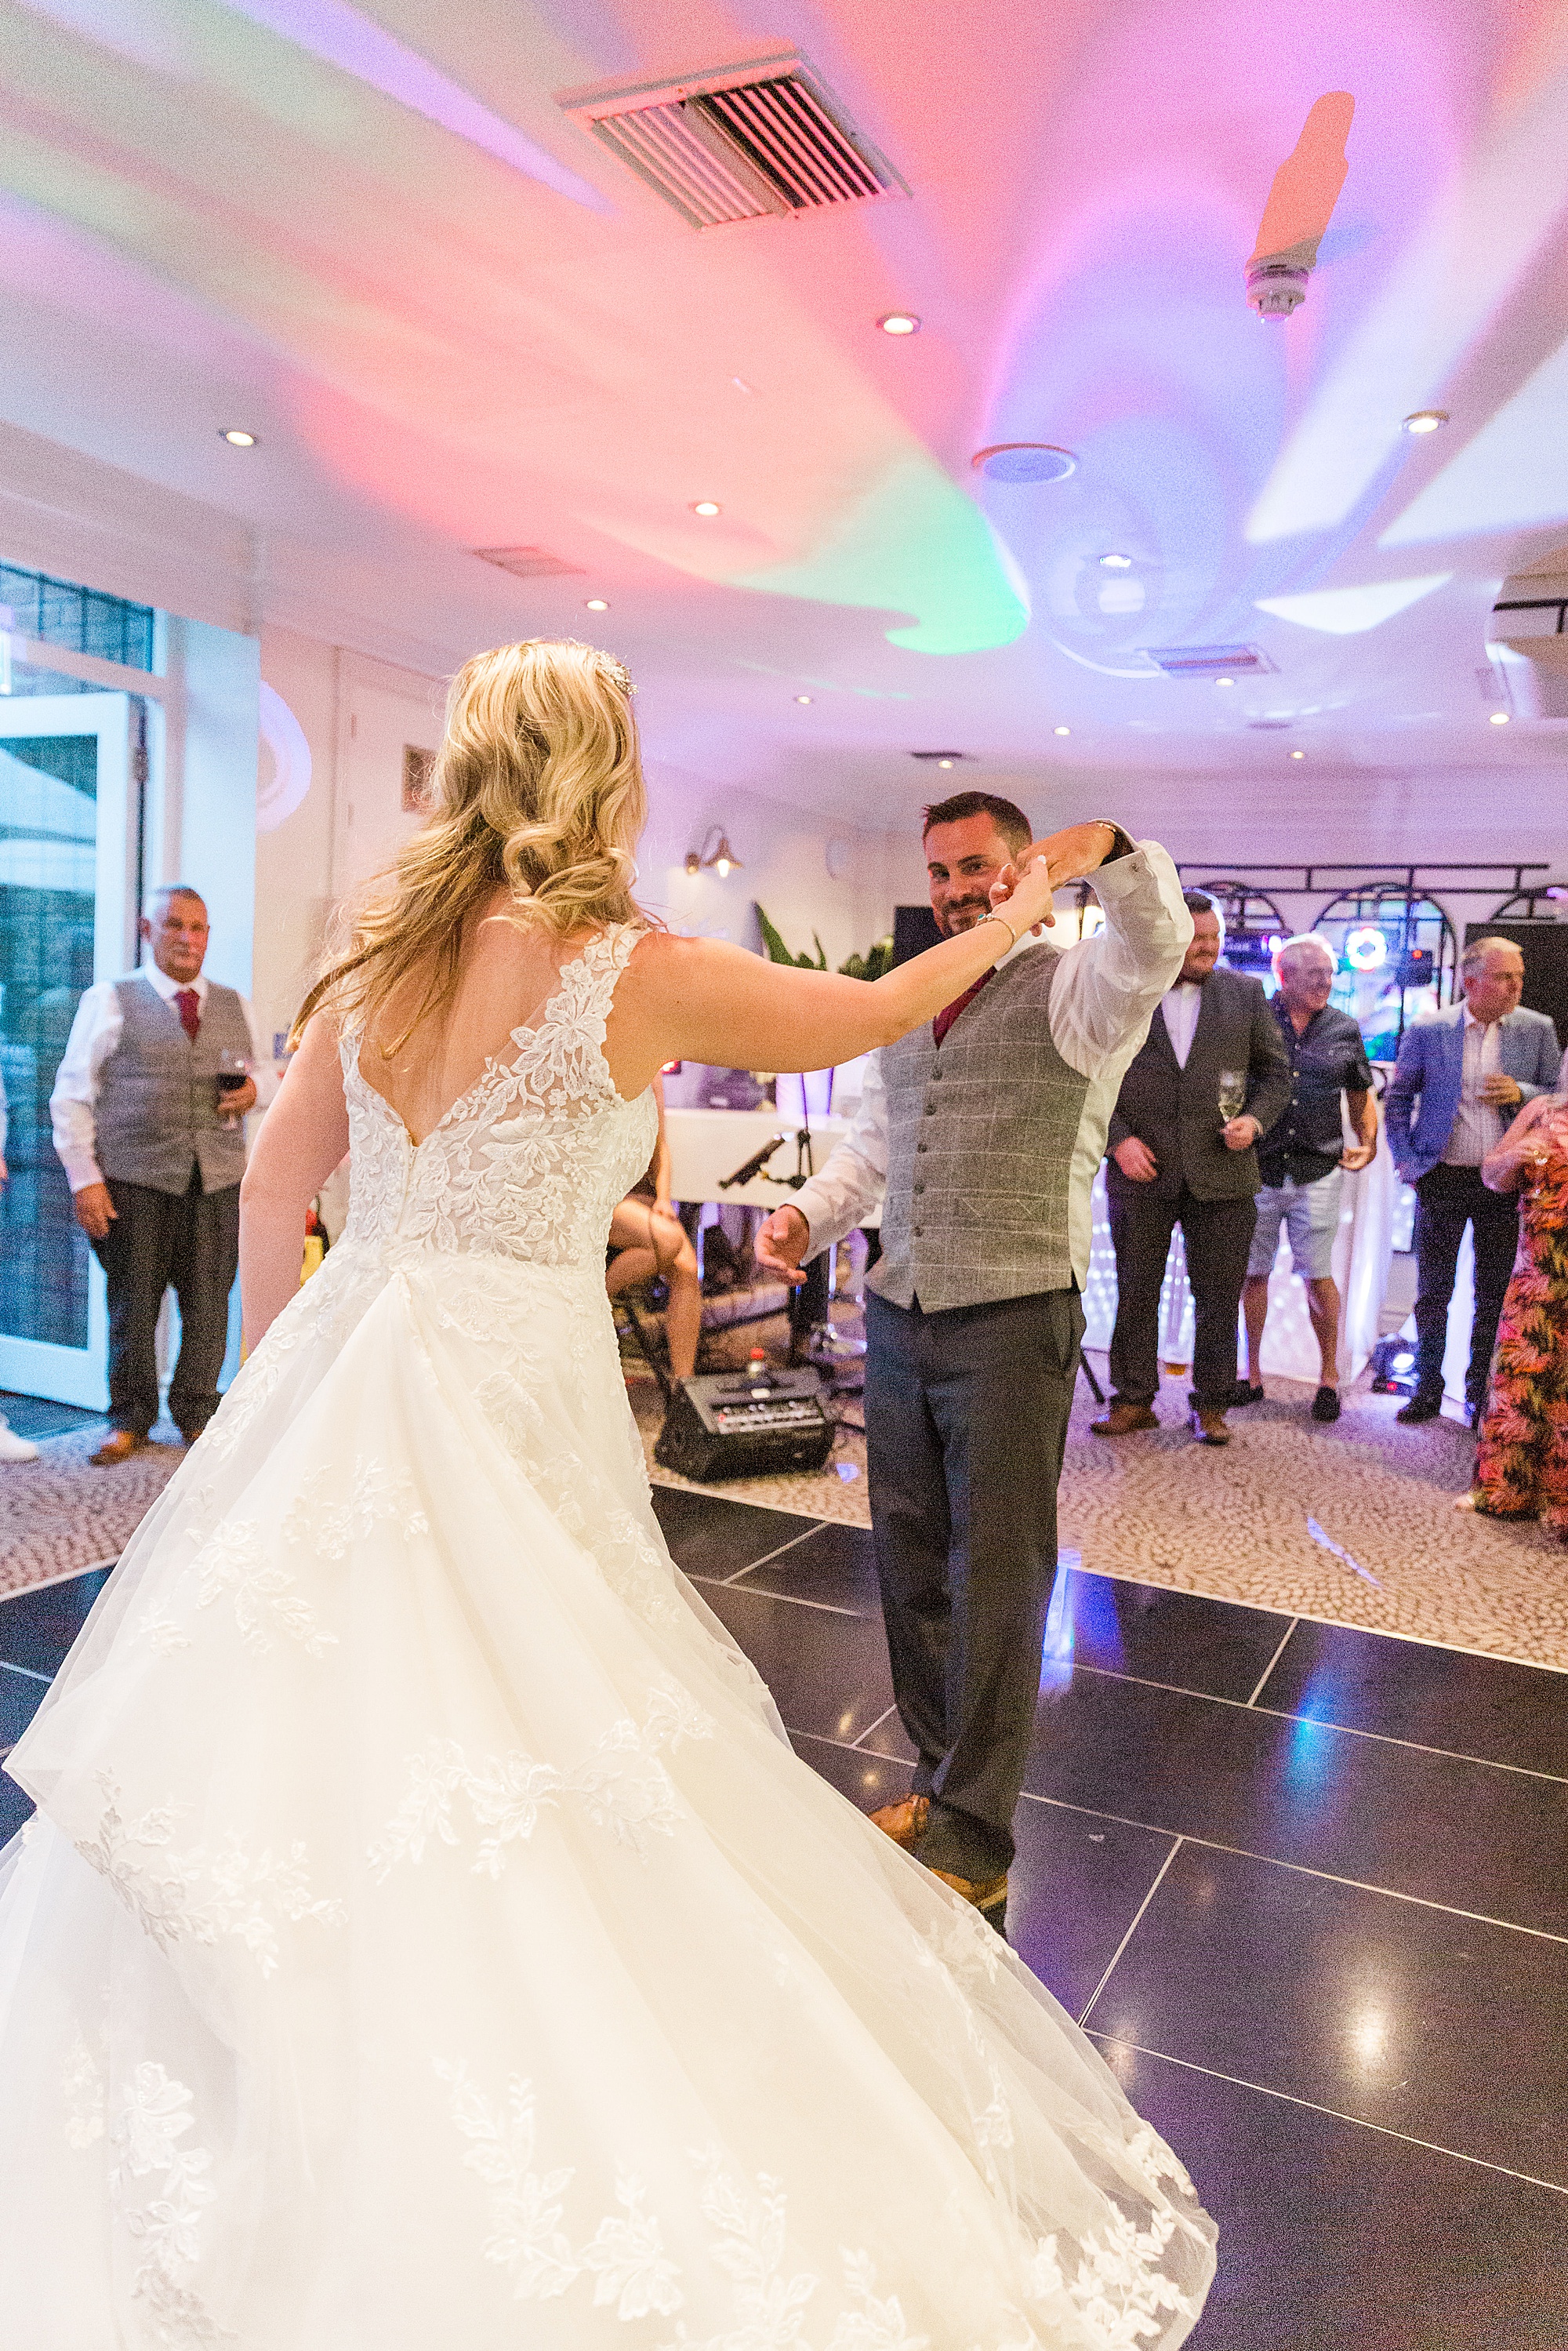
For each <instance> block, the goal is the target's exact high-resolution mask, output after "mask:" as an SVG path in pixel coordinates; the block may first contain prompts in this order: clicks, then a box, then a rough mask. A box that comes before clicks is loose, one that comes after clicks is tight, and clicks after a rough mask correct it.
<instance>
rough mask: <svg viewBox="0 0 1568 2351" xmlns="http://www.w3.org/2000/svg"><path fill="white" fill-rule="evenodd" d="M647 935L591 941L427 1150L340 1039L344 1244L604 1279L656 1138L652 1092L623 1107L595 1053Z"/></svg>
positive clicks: (427, 1141) (624, 932) (347, 1040)
mask: <svg viewBox="0 0 1568 2351" xmlns="http://www.w3.org/2000/svg"><path fill="white" fill-rule="evenodd" d="M641 935H642V934H641V932H640V931H637V930H635V929H633V928H632V927H631V925H627V924H617V925H612V927H611V928H610V929H608V930H605V931H601V933H600V935H599V936H598V937H597V938H595V939H593V940H591V942H590V944H589V946H587V947H585V948H584V949H583V951H582V953H581V954H580V956H575V957H574V958H573V960H572V961H571V962H570V963H569V964H568V965H566V967H564V969H563V970H562V972H561V975H560V983H559V987H557V989H556V992H555V994H554V995H553V996H552V997H551V998H550V999H549V1003H548V1004H547V1005H546V1006H545V1008H544V1010H543V1011H542V1012H541V1013H540V1015H539V1017H538V1020H537V1021H535V1022H534V1024H533V1025H532V1026H531V1027H529V1028H527V1029H514V1030H513V1031H512V1039H511V1041H512V1043H513V1045H514V1046H515V1047H516V1049H517V1050H516V1052H515V1053H514V1054H513V1056H512V1057H511V1058H510V1059H508V1060H497V1061H491V1062H490V1064H489V1066H488V1067H487V1068H486V1070H485V1071H483V1072H482V1073H481V1074H480V1076H479V1077H478V1078H476V1080H475V1082H474V1083H473V1085H471V1086H470V1087H469V1089H468V1091H467V1092H466V1093H465V1094H464V1095H463V1096H462V1097H461V1098H460V1099H459V1100H458V1101H457V1102H454V1103H453V1105H452V1108H451V1109H450V1110H449V1111H448V1112H447V1113H446V1115H445V1117H444V1119H442V1121H441V1123H440V1124H439V1125H437V1126H435V1127H433V1128H432V1130H431V1132H430V1133H429V1134H427V1135H426V1136H425V1138H424V1140H423V1142H422V1143H419V1144H415V1143H414V1142H413V1138H412V1137H411V1136H410V1134H409V1133H408V1130H407V1128H406V1127H405V1126H404V1125H403V1123H402V1120H401V1119H400V1118H399V1117H398V1115H397V1113H396V1112H395V1111H394V1110H393V1109H392V1107H391V1105H390V1104H389V1103H388V1102H384V1101H383V1100H382V1097H381V1095H380V1094H378V1093H377V1092H375V1091H374V1089H373V1088H372V1087H371V1086H370V1085H368V1084H367V1083H366V1081H365V1080H364V1078H363V1077H362V1076H361V1071H360V1047H361V1038H360V1036H359V1035H358V1034H357V1033H355V1034H346V1035H345V1037H344V1039H343V1044H342V1054H343V1090H344V1093H345V1095H346V1097H347V1100H348V1105H349V1139H350V1154H351V1162H350V1196H349V1220H348V1224H347V1226H346V1227H345V1229H344V1233H343V1238H344V1240H345V1241H346V1242H349V1243H350V1244H354V1243H359V1244H361V1245H363V1244H371V1245H372V1246H380V1247H388V1246H391V1245H392V1244H399V1245H402V1246H408V1247H413V1248H414V1249H420V1250H432V1249H434V1250H441V1251H444V1252H466V1251H473V1252H476V1253H480V1254H483V1255H486V1256H491V1257H509V1258H517V1259H526V1260H527V1261H528V1262H530V1263H533V1264H538V1265H549V1266H557V1267H560V1268H563V1269H566V1268H570V1269H573V1270H584V1271H586V1270H591V1271H592V1272H593V1274H594V1277H595V1279H596V1280H597V1279H598V1278H599V1277H600V1276H601V1273H602V1270H603V1252H604V1243H605V1236H606V1234H607V1233H608V1230H609V1227H610V1218H611V1215H612V1211H613V1210H614V1207H615V1206H616V1203H617V1202H618V1201H619V1200H622V1199H623V1198H624V1197H625V1196H626V1194H627V1193H628V1192H629V1191H630V1190H631V1188H632V1185H633V1184H635V1183H636V1181H637V1180H638V1178H639V1176H640V1175H642V1174H643V1170H644V1169H645V1168H646V1166H647V1165H648V1162H649V1160H650V1159H651V1158H652V1156H653V1145H654V1143H655V1141H656V1140H657V1136H658V1125H659V1122H658V1111H657V1108H656V1106H655V1104H654V1101H653V1092H652V1089H650V1090H649V1091H648V1092H645V1093H642V1094H639V1095H638V1096H637V1098H636V1100H635V1101H634V1102H626V1101H624V1100H623V1099H622V1096H621V1095H620V1094H618V1093H617V1092H616V1091H615V1088H614V1085H613V1083H612V1080H611V1076H610V1071H609V1069H608V1067H607V1066H606V1063H605V1060H604V1050H603V1048H604V1024H605V1021H606V1019H608V1017H609V1012H610V1005H611V999H612V997H613V996H614V993H615V983H616V981H617V980H618V979H619V978H620V977H621V974H622V971H623V970H624V969H625V967H626V963H627V960H628V958H629V956H631V953H632V948H633V947H634V946H636V944H637V941H638V939H639V938H640V937H641Z"/></svg>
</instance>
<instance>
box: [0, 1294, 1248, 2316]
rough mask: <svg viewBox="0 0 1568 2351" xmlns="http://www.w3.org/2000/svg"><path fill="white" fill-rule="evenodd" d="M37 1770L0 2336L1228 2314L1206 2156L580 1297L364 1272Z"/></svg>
mask: <svg viewBox="0 0 1568 2351" xmlns="http://www.w3.org/2000/svg"><path fill="white" fill-rule="evenodd" d="M7 1768H8V1769H10V1770H11V1771H12V1772H13V1774H14V1776H15V1777H16V1779H17V1780H18V1781H19V1782H21V1784H22V1785H23V1786H24V1787H25V1788H26V1790H27V1791H28V1792H30V1793H31V1794H32V1795H33V1797H34V1798H35V1799H36V1801H37V1805H38V1808H39V1809H38V1812H37V1815H36V1816H35V1818H34V1819H33V1820H32V1821H31V1822H30V1823H28V1826H27V1827H26V1829H25V1830H24V1831H23V1832H22V1834H21V1835H20V1836H19V1837H18V1838H16V1840H14V1841H13V1843H12V1844H11V1846H10V1847H9V1848H8V1849H7V1851H6V1853H5V1856H4V1859H3V1860H0V2115H3V2116H4V2130H3V2133H0V2276H3V2277H4V2279H5V2290H4V2294H3V2296H0V2351H122V2346H136V2351H141V2346H178V2347H179V2351H188V2346H201V2347H202V2351H209V2346H229V2345H232V2346H238V2351H361V2346H362V2351H431V2346H437V2345H439V2346H452V2351H458V2347H459V2346H461V2351H502V2347H503V2346H505V2347H506V2351H516V2346H520V2345H528V2346H530V2351H566V2346H571V2351H596V2346H601V2345H602V2346H611V2345H614V2346H619V2351H675V2347H676V2346H690V2351H699V2346H700V2347H701V2351H768V2347H769V2346H794V2347H795V2351H1024V2346H1031V2345H1038V2346H1044V2345H1050V2346H1058V2345H1061V2346H1113V2345H1125V2346H1134V2351H1164V2347H1165V2346H1175V2345H1176V2344H1178V2343H1180V2342H1181V2341H1182V2340H1183V2339H1184V2337H1185V2336H1186V2334H1187V2333H1188V2331H1189V2330H1190V2328H1191V2326H1192V2325H1193V2323H1194V2321H1195V2319H1196V2317H1197V2313H1198V2310H1199V2308H1200V2306H1201V2304H1202V2300H1203V2296H1204V2294H1205V2292H1206V2290H1207V2284H1208V2281H1209V2278H1210V2275H1211V2273H1212V2269H1213V2229H1212V2226H1211V2224H1210V2223H1209V2222H1208V2220H1207V2218H1206V2217H1205V2215H1204V2214H1203V2212H1202V2211H1201V2210H1200V2209H1199V2208H1198V2205H1197V2199H1196V2197H1195V2195H1194V2193H1193V2189H1192V2187H1191V2183H1190V2182H1189V2181H1188V2180H1187V2179H1186V2175H1185V2173H1184V2172H1183V2170H1182V2168H1181V2167H1180V2165H1179V2163H1178V2162H1177V2161H1176V2158H1174V2157H1173V2156H1172V2155H1171V2153H1170V2152H1169V2151H1168V2149H1166V2147H1164V2146H1163V2145H1162V2143H1161V2142H1160V2140H1159V2139H1158V2138H1157V2137H1155V2134H1154V2133H1153V2132H1152V2131H1151V2130H1149V2129H1147V2128H1146V2127H1145V2126H1143V2125H1142V2124H1141V2123H1140V2122H1139V2120H1138V2117H1137V2116H1136V2115H1135V2114H1134V2112H1133V2110H1132V2109H1131V2108H1130V2107H1129V2105H1127V2103H1126V2101H1125V2099H1124V2096H1123V2095H1122V2093H1121V2091H1120V2089H1119V2088H1118V2086H1117V2085H1116V2084H1115V2082H1114V2080H1113V2077H1112V2075H1111V2074H1110V2073H1109V2071H1108V2070H1107V2068H1106V2067H1105V2065H1104V2064H1103V2062H1102V2060H1101V2059H1100V2057H1099V2056H1098V2054H1097V2053H1095V2051H1094V2050H1093V2049H1092V2046H1091V2045H1090V2043H1088V2042H1087V2041H1086V2040H1085V2039H1084V2037H1083V2036H1082V2034H1081V2033H1080V2032H1078V2030H1077V2028H1076V2027H1075V2026H1074V2025H1073V2024H1072V2023H1071V2021H1070V2020H1069V2019H1068V2018H1067V2017H1066V2016H1065V2015H1064V2013H1063V2012H1062V2011H1061V2009H1060V2008H1059V2007H1058V2006H1057V2005H1056V2003H1055V2002H1054V2001H1052V2000H1051V1997H1050V1995H1049V1994H1048V1993H1046V1992H1045V1991H1043V1990H1042V1989H1041V1988H1040V1985H1039V1984H1038V1983H1037V1982H1036V1981H1035V1980H1034V1979H1033V1977H1032V1976H1030V1973H1029V1971H1028V1970H1026V1969H1025V1968H1024V1967H1023V1966H1022V1965H1021V1963H1020V1962H1019V1960H1018V1959H1016V1957H1015V1956H1014V1955H1013V1954H1012V1952H1011V1951H1009V1949H1007V1947H1006V1946H1005V1945H1004V1944H1003V1943H1002V1942H1001V1941H1000V1939H999V1938H998V1937H996V1936H995V1935H994V1934H993V1933H992V1932H991V1930H990V1929H989V1928H988V1927H987V1926H986V1925H985V1924H984V1922H983V1921H982V1920H981V1919H980V1918H979V1917H977V1914H976V1913H975V1912H974V1911H972V1910H970V1909H968V1908H967V1907H966V1906H964V1905H963V1904H961V1903H959V1902H958V1901H957V1900H956V1897H954V1896H950V1895H949V1894H948V1892H947V1890H946V1888H944V1887H943V1886H941V1885H940V1884H939V1883H938V1882H937V1881H936V1880H935V1879H934V1878H932V1877H931V1876H930V1875H929V1874H928V1873H927V1872H925V1871H923V1870H922V1869H921V1868H920V1867H919V1865H917V1864H916V1863H915V1862H914V1861H913V1860H911V1859H910V1858H909V1857H908V1856H907V1855H904V1854H903V1853H901V1852H899V1851H898V1850H897V1849H896V1848H895V1847H894V1846H893V1845H892V1844H889V1843H888V1841H887V1840H886V1839H885V1838H883V1837H882V1836H881V1835H879V1834H877V1832H876V1831H875V1830H873V1829H872V1828H871V1827H870V1826H869V1825H868V1824H867V1823H865V1822H864V1821H863V1820H862V1817H861V1816H860V1814H859V1813H857V1812H856V1811H855V1810H854V1808H853V1807H852V1805H851V1804H849V1803H848V1802H845V1800H844V1799H843V1798H842V1797H841V1796H839V1795H838V1794H837V1793H835V1792H834V1791H832V1790H831V1789H830V1788H829V1787H827V1786H826V1785H825V1784H824V1783H823V1782H821V1780H819V1779H818V1778H817V1777H816V1776H815V1775H814V1774H813V1773H812V1772H811V1771H809V1770H808V1769H807V1768H806V1767H805V1766H804V1765H802V1764H800V1762H798V1761H797V1760H796V1759H795V1757H794V1756H793V1755H792V1753H791V1752H790V1750H789V1745H788V1742H787V1740H785V1738H784V1734H783V1731H782V1729H781V1727H780V1725H779V1719H778V1716H777V1714H776V1712H775V1710H774V1708H773V1706H772V1704H771V1701H770V1700H769V1698H768V1694H767V1691H766V1690H765V1688H764V1687H763V1686H762V1684H761V1683H760V1681H759V1680H758V1677H757V1676H756V1674H755V1673H754V1672H753V1670H752V1668H751V1667H750V1666H749V1665H748V1664H747V1660H746V1659H745V1657H744V1656H742V1655H741V1653H740V1652H739V1650H738V1649H737V1647H736V1646H735V1645H734V1643H733V1642H732V1641H731V1640H730V1638H729V1636H728V1635H727V1633H726V1632H725V1631H724V1629H723V1627H722V1626H721V1625H719V1624H718V1622H717V1620H716V1618H715V1617H714V1616H713V1614H711V1612H710V1611H709V1610H708V1609H707V1608H706V1606H705V1605H704V1604H703V1603H702V1601H701V1600H700V1598H699V1597H698V1596H697V1595H696V1593H695V1592H694V1591H693V1590H692V1588H691V1587H690V1585H689V1584H687V1583H685V1580H684V1579H683V1578H682V1577H681V1576H680V1574H679V1573H678V1572H677V1571H676V1570H675V1569H674V1566H673V1565H672V1563H671V1562H670V1560H669V1557H668V1554H667V1552H666V1551H665V1549H664V1543H663V1541H662V1539H661V1537H660V1535H659V1531H658V1527H657V1523H656V1521H655V1520H654V1519H653V1513H652V1510H651V1509H650V1507H649V1499H648V1490H647V1482H646V1478H645V1475H644V1471H643V1460H642V1454H641V1450H640V1447H639V1445H638V1442H637V1438H636V1434H635V1430H634V1428H633V1426H632V1419H631V1416H630V1413H629V1412H628V1410H627V1407H626V1402H625V1396H624V1392H623V1388H622V1381H621V1377H620V1373H619V1367H618V1364H617V1359H616V1351H615V1343H614V1335H613V1331H612V1324H611V1322H610V1318H609V1313H608V1310H607V1308H606V1306H605V1302H604V1300H603V1294H602V1290H601V1288H600V1287H599V1285H598V1284H597V1282H596V1281H595V1280H593V1279H592V1278H591V1275H585V1274H579V1273H576V1272H571V1271H561V1270H552V1269H548V1268H542V1267H539V1268H536V1267H528V1266H524V1265H518V1264H517V1263H515V1262H513V1261H511V1260H502V1259H485V1258H480V1257H476V1256H461V1255H445V1256H443V1255H440V1254H437V1253H436V1252H434V1251H416V1250H410V1251H409V1252H408V1253H407V1254H406V1255H405V1256H404V1257H402V1259H398V1258H397V1257H396V1256H395V1255H386V1254H382V1253H378V1252H376V1251H373V1250H371V1249H356V1248H353V1247H347V1248H344V1247H340V1249H336V1250H334V1251H333V1252H332V1255H331V1257H330V1258H329V1259H328V1263H327V1267H326V1269H325V1270H324V1271H323V1272H322V1273H321V1274H320V1275H319V1277H317V1279H316V1280H314V1281H312V1282H311V1283H310V1284H309V1285H308V1288H307V1289H306V1290H303V1291H302V1292H301V1293H300V1296H299V1298H298V1300H297V1301H294V1303H293V1304H292V1305H291V1306H290V1308H289V1309H288V1311H287V1313H286V1314H285V1315H284V1316H283V1317H282V1318H280V1321H279V1322H278V1323H277V1326H276V1327H275V1329H274V1330H273V1332H271V1333H270V1334H269V1336H268V1338H267V1342H266V1343H265V1344H264V1345H263V1346H262V1348H261V1349H260V1350H259V1351H258V1353H257V1354H256V1356H255V1357H254V1358H253V1359H252V1360H251V1362H250V1363H248V1364H246V1368H245V1370H244V1371H243V1372H242V1374H241V1375H240V1377H239V1378H238V1380H237V1381H236V1382H235V1385H234V1387H233V1389H232V1390H231V1392H230V1394H229V1395H228V1396H227V1397H226V1398H225V1403H224V1405H223V1407H222V1409H221V1411H220V1412H219V1414H218V1416H217V1417H216V1419H215V1420H214V1423H213V1425H212V1426H211V1428H210V1429H209V1430H208V1432H207V1434H206V1435H205V1436H204V1438H203V1439H202V1441H201V1443H200V1444H199V1445H198V1446H196V1447H195V1448H194V1449H193V1452H192V1454H191V1457H190V1458H189V1460H188V1461H187V1462H186V1463H185V1464H184V1465H183V1468H182V1469H181V1471H180V1473H179V1475H178V1476H177V1477H176V1478H175V1479H173V1481H172V1484H171V1485H170V1487H169V1488H168V1489H167V1491H166V1492H165V1494H164V1496H163V1498H162V1500H161V1501H160V1503H159V1504H158V1506H157V1508H156V1509H155V1510H153V1512H152V1514H151V1516H150V1517H149V1519H148V1520H146V1521H145V1523H144V1524H143V1526H142V1528H141V1531H140V1532H139V1534H138V1536H137V1538H136V1540H135V1541H134V1542H133V1543H132V1545H131V1548H130V1550H129V1551H128V1552H127V1554H126V1557H125V1559H124V1561H123V1562H122V1563H121V1565H120V1568H119V1569H118V1570H117V1572H116V1573H115V1574H114V1576H113V1577H112V1578H111V1579H110V1583H109V1585H108V1587H107V1588H106V1590H105V1592H104V1593H103V1595H102V1598H101V1599H100V1601H99V1605H98V1608H97V1609H96V1610H95V1612H94V1614H93V1615H92V1617H91V1619H90V1620H89V1624H88V1625H87V1627H86V1629H85V1631H84V1632H83V1634H82V1636H81V1638H80V1640H79V1641H78V1644H77V1646H76V1648H75V1649H74V1650H73V1652H72V1654H71V1656H70V1658H69V1660H68V1664H67V1666H66V1667H65V1669H64V1670H63V1672H62V1673H61V1675H60V1677H59V1678H58V1680H57V1683H56V1685H55V1687H54V1688H53V1690H52V1691H51V1693H50V1695H49V1697H48V1698H47V1700H46V1702H45V1705H44V1707H43V1708H42V1709H41V1711H40V1713H39V1715H38V1716H37V1719H36V1720H35V1722H34V1724H33V1726H32V1728H31V1729H30V1730H29V1731H28V1732H27V1734H26V1737H25V1738H24V1740H22V1742H21V1743H20V1745H19V1747H18V1748H17V1749H16V1750H15V1751H14V1753H13V1755H12V1758H11V1759H10V1762H9V1764H8V1767H7Z"/></svg>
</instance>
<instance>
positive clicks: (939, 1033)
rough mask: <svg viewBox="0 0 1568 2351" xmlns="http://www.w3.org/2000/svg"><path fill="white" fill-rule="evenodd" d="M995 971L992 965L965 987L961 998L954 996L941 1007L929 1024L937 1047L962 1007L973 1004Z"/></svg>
mask: <svg viewBox="0 0 1568 2351" xmlns="http://www.w3.org/2000/svg"><path fill="white" fill-rule="evenodd" d="M996 971H997V967H996V966H995V964H993V965H992V966H991V968H990V970H989V971H983V972H982V973H981V974H980V977H979V978H978V979H977V980H976V982H975V984H974V986H973V987H967V988H966V989H965V990H964V993H963V995H962V996H956V997H955V998H954V999H953V1001H952V1003H951V1004H945V1005H944V1006H943V1008H942V1009H941V1011H940V1012H939V1013H938V1014H937V1015H936V1019H935V1020H933V1022H932V1023H931V1034H932V1036H933V1037H934V1038H935V1039H936V1042H937V1044H938V1045H940V1044H941V1042H942V1040H943V1038H944V1037H946V1034H947V1031H948V1029H951V1027H952V1026H953V1023H954V1021H955V1020H956V1019H957V1018H958V1015H959V1013H960V1012H962V1010H963V1009H964V1007H965V1006H966V1005H967V1004H973V1002H974V1000H975V998H976V997H977V996H978V994H979V992H980V990H981V988H982V987H984V986H985V985H986V982H987V981H988V979H994V978H995V977H996Z"/></svg>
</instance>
